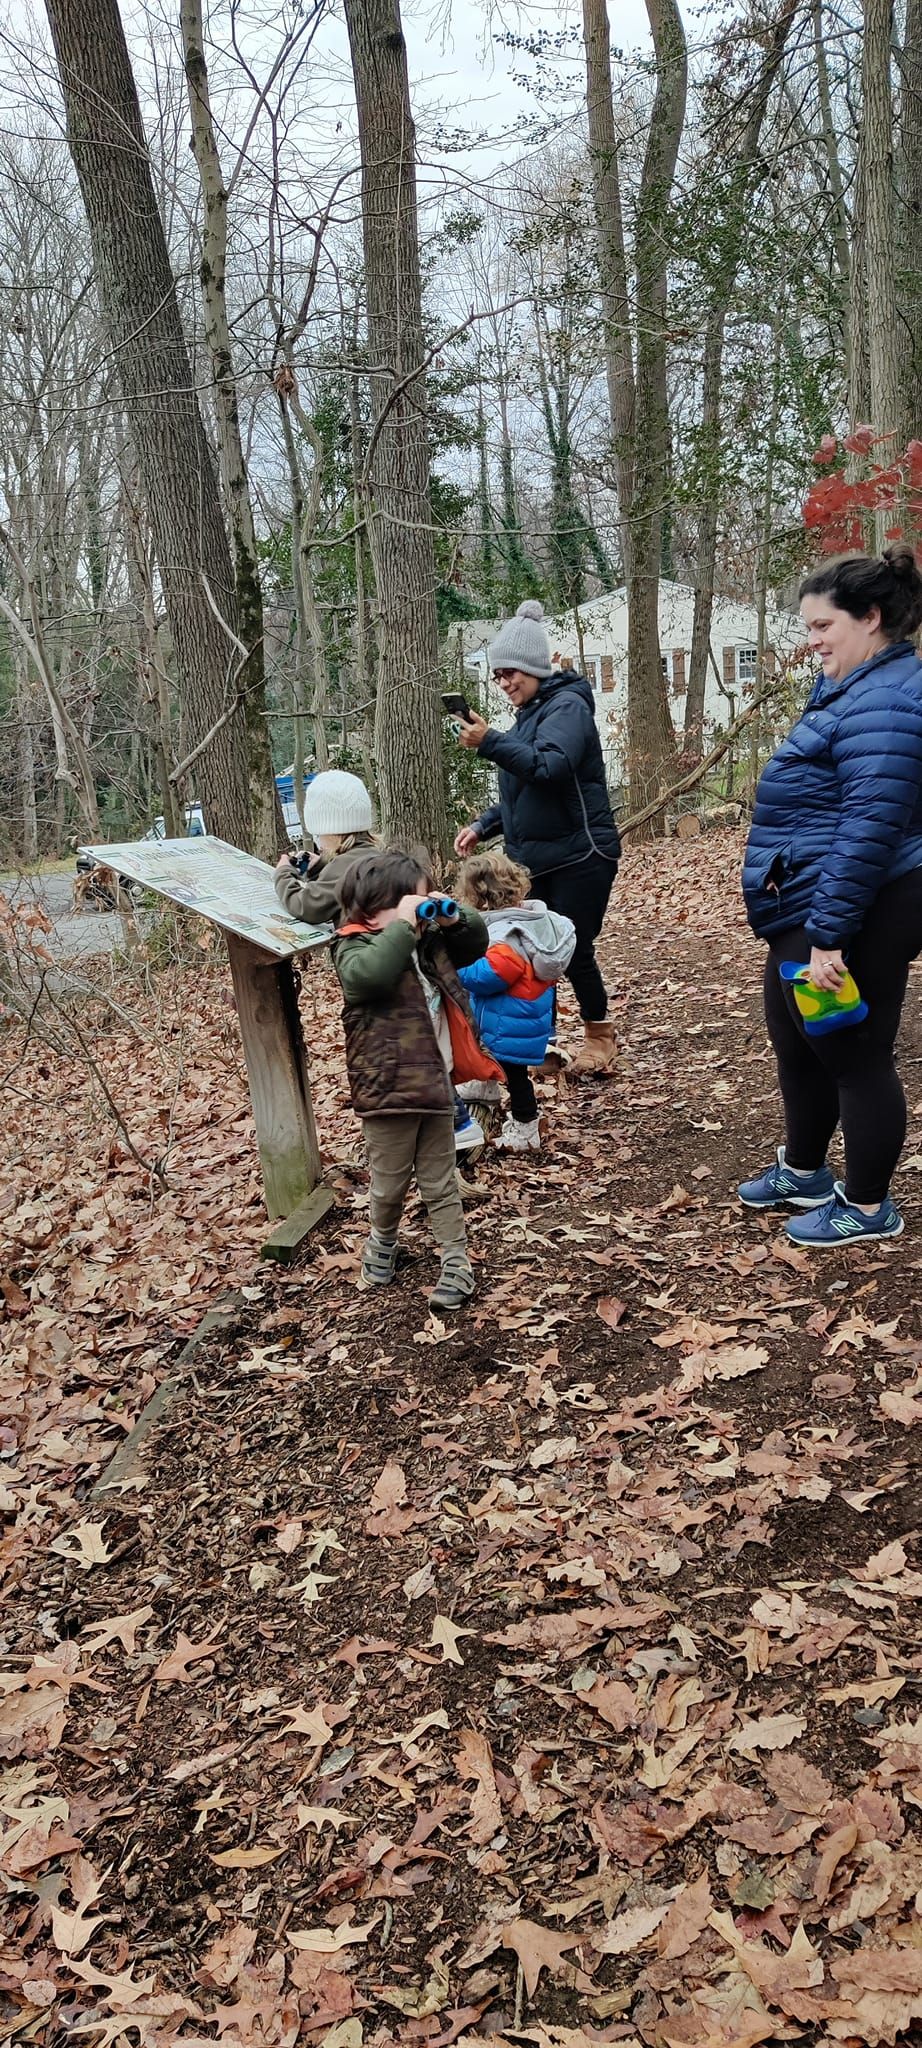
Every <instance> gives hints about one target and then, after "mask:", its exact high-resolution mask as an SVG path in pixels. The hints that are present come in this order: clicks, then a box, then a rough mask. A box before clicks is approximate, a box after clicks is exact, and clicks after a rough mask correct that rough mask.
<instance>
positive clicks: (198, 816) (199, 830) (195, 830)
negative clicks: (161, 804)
mask: <svg viewBox="0 0 922 2048" xmlns="http://www.w3.org/2000/svg"><path fill="white" fill-rule="evenodd" d="M185 816H186V829H185V832H184V834H183V837H184V838H185V839H207V837H208V827H207V825H206V824H205V819H204V816H203V813H202V806H201V804H187V805H186V814H185ZM144 837H145V839H165V838H166V820H165V819H164V818H161V817H156V818H155V819H154V822H153V824H152V825H151V826H149V827H148V830H147V831H146V832H145V834H144Z"/></svg>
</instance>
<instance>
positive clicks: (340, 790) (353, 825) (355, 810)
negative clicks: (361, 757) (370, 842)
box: [304, 768, 372, 839]
mask: <svg viewBox="0 0 922 2048" xmlns="http://www.w3.org/2000/svg"><path fill="white" fill-rule="evenodd" d="M371 820H372V810H371V798H370V796H369V794H368V791H367V789H366V788H365V784H364V782H362V781H360V779H359V777H358V776H357V775H348V774H347V773H346V771H345V769H344V768H324V770H323V772H322V774H320V775H315V776H314V778H313V780H312V781H311V782H309V783H308V786H307V788H306V790H305V792H304V823H305V826H306V827H307V830H308V832H309V833H310V835H311V838H312V839H319V838H320V837H321V836H322V837H323V838H332V837H333V835H334V833H340V834H341V835H342V837H343V838H346V837H347V836H348V834H349V833H350V832H370V831H371Z"/></svg>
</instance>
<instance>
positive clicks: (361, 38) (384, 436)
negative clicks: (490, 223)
mask: <svg viewBox="0 0 922 2048" xmlns="http://www.w3.org/2000/svg"><path fill="white" fill-rule="evenodd" d="M345 14H346V26H347V28H348V31H349V47H350V51H351V55H352V71H353V77H354V80H355V96H356V106H357V110H358V123H359V146H360V150H361V158H362V235H363V241H364V249H365V277H366V289H367V297H368V351H369V357H370V361H371V365H372V369H371V380H370V381H371V411H372V431H371V436H370V439H369V445H368V456H367V459H366V474H367V478H368V484H369V489H370V496H371V507H372V511H371V531H370V539H371V552H372V560H373V563H374V571H375V583H376V588H377V606H378V693H377V707H376V718H375V750H376V754H377V765H378V780H379V786H380V792H381V809H382V822H383V825H384V830H385V832H386V833H387V834H388V835H389V836H390V837H397V838H400V839H404V840H408V841H419V842H421V843H422V844H423V845H425V846H427V847H428V848H429V849H430V850H431V851H432V852H433V853H436V852H438V851H440V850H442V849H443V847H444V844H445V834H446V829H447V827H446V819H447V806H446V802H445V787H444V770H443V765H442V747H441V734H440V717H439V713H440V706H439V699H438V683H439V650H438V622H437V618H436V608H435V555H434V550H433V544H432V510H431V505H430V500H429V446H428V436H427V431H426V380H425V373H424V370H423V367H422V365H423V335H422V306H421V288H420V271H419V237H418V230H417V219H416V161H415V140H416V139H415V133H414V128H413V119H412V114H411V110H410V88H409V79H408V75H407V55H406V44H405V42H404V36H403V29H402V26H401V21H400V9H399V6H398V0H345Z"/></svg>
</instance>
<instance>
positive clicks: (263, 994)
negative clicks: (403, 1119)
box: [81, 837, 333, 1263]
mask: <svg viewBox="0 0 922 2048" xmlns="http://www.w3.org/2000/svg"><path fill="white" fill-rule="evenodd" d="M81 851H85V852H87V853H88V854H90V855H91V856H92V858H93V859H95V860H99V861H103V862H104V863H105V864H106V866H108V867H112V868H114V869H115V870H116V872H117V873H118V874H120V875H126V876H128V878H129V879H130V880H131V881H133V882H138V883H140V885H141V886H142V888H145V889H152V890H154V891H155V892H156V893H157V894H158V895H161V896H166V897H168V898H169V899H170V901H171V902H173V903H178V904H180V905H181V906H182V908H183V909H184V910H192V911H195V912H196V913H197V914H198V915H199V916H201V917H205V918H208V920H209V922H210V923H212V924H214V925H217V926H218V928H219V930H221V931H223V933H224V936H225V938H226V940H227V950H228V954H229V956H230V969H231V978H232V981H233V985H234V998H235V1001H236V1005H237V1015H238V1017H239V1019H240V1036H241V1039H242V1041H243V1054H244V1059H245V1061H246V1070H247V1079H248V1081H249V1087H250V1102H251V1104H252V1108H253V1122H254V1124H255V1125H256V1142H257V1145H258V1147H259V1161H260V1166H261V1168H262V1177H263V1187H264V1189H265V1194H266V1208H267V1210H268V1213H269V1218H270V1221H272V1222H275V1221H276V1219H277V1218H280V1219H281V1221H280V1222H278V1224H277V1227H276V1229H275V1230H273V1231H272V1233H271V1235H270V1236H269V1237H268V1238H267V1239H266V1242H265V1244H264V1245H263V1247H262V1256H263V1258H270V1259H280V1260H282V1261H284V1262H286V1263H287V1262H289V1261H290V1260H291V1259H292V1258H293V1257H294V1253H295V1251H296V1249H297V1247H298V1245H299V1244H300V1242H301V1240H302V1238H303V1237H305V1236H306V1234H307V1232H308V1231H309V1230H310V1229H311V1228H312V1227H313V1225H314V1224H315V1223H317V1222H319V1220H320V1217H321V1216H324V1215H325V1214H326V1211H327V1210H328V1209H329V1208H330V1206H331V1204H332V1201H333V1197H332V1195H331V1193H330V1190H329V1188H326V1187H324V1185H323V1182H322V1180H321V1176H320V1154H319V1151H318V1147H317V1132H316V1128H315V1125H314V1111H313V1106H312V1103H311V1092H310V1079H309V1075H308V1065H307V1056H306V1053H305V1049H304V1038H303V1034H302V1031H301V1016H300V1012H299V1009H298V986H297V979H296V974H295V963H296V962H297V960H298V958H299V956H300V955H301V954H302V953H306V952H310V951H313V950H315V949H316V948H317V947H318V946H326V945H328V944H329V941H330V939H331V937H332V932H333V927H332V925H306V924H300V923H299V922H298V920H297V918H294V917H289V916H288V913H287V911H285V910H283V909H282V906H281V904H280V902H279V900H278V898H277V896H276V894H275V887H274V883H273V878H272V869H271V868H270V867H267V866H266V863H265V862H264V861H261V860H256V859H254V857H253V856H252V854H248V853H241V851H240V848H239V847H237V846H228V845H226V844H225V842H224V841H223V840H221V839H210V838H206V837H200V838H197V839H153V840H146V839H145V840H141V841H139V842H138V843H136V844H130V845H122V846H88V847H86V848H85V849H83V848H82V849H81Z"/></svg>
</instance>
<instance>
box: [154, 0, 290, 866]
mask: <svg viewBox="0 0 922 2048" xmlns="http://www.w3.org/2000/svg"><path fill="white" fill-rule="evenodd" d="M180 21H181V25H182V38H183V51H184V56H185V69H186V86H187V89H188V96H189V114H190V118H191V122H192V148H193V152H194V155H195V161H196V164H197V166H198V174H199V183H200V185H201V189H202V207H203V230H202V260H201V265H200V268H199V278H200V282H201V287H202V306H203V309H204V315H205V341H206V345H207V348H208V354H209V357H210V361H211V376H212V398H213V401H214V412H215V422H216V425H217V432H218V460H219V464H220V471H221V483H222V485H223V489H224V501H225V504H226V507H227V513H228V518H229V520H230V529H231V537H232V540H233V548H234V581H235V586H236V593H237V631H238V633H239V635H240V638H241V640H242V641H243V644H244V647H245V648H246V649H247V650H248V658H247V660H246V662H245V663H244V665H243V667H242V669H241V671H240V675H239V687H240V690H241V692H242V693H243V713H244V719H245V722H246V744H247V760H248V770H249V779H250V811H251V816H252V821H253V851H254V853H257V854H259V856H260V858H261V859H262V860H267V861H270V862H274V861H275V858H276V855H277V854H278V852H279V851H280V849H281V848H282V847H284V846H287V845H288V836H287V833H286V831H285V823H284V819H283V817H282V808H281V804H280V803H279V799H278V792H277V790H276V787H275V777H274V775H273V773H272V756H271V753H270V750H269V724H268V720H267V718H266V669H265V641H264V639H263V600H262V585H261V582H260V575H259V556H258V552H257V547H256V527H255V524H254V520H253V506H252V503H251V500H250V482H249V477H248V475H247V466H246V459H245V457H244V453H243V436H242V434H241V432H240V411H239V407H238V404H237V381H236V376H235V373H234V357H233V350H232V347H231V334H230V323H229V321H228V317H227V288H226V277H227V189H226V187H225V183H224V176H223V173H222V169H221V157H220V153H219V150H218V144H217V138H216V136H215V130H214V121H213V118H212V112H211V95H210V91H209V85H208V66H207V64H206V61H205V37H204V29H203V24H202V6H201V0H181V4H180ZM318 765H323V764H318Z"/></svg>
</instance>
